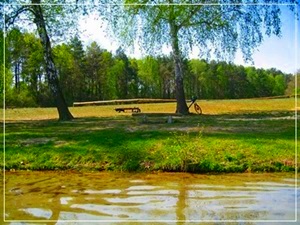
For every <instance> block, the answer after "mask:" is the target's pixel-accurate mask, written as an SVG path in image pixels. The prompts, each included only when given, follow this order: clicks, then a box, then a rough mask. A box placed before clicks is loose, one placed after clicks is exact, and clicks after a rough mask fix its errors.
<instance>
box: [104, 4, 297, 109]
mask: <svg viewBox="0 0 300 225" xmlns="http://www.w3.org/2000/svg"><path fill="white" fill-rule="evenodd" d="M109 3H110V5H109V7H107V8H106V11H105V10H104V8H103V6H102V5H101V7H99V10H100V11H101V13H102V15H104V17H105V19H106V20H107V21H108V24H109V25H110V27H111V33H112V34H113V36H116V37H117V38H118V40H121V42H122V43H123V44H124V45H127V46H134V44H135V43H136V42H138V43H139V44H140V46H141V48H142V49H143V50H144V51H145V52H146V53H148V54H159V53H161V49H162V47H163V46H169V47H170V48H171V49H172V57H173V62H174V71H175V83H176V85H175V92H176V99H177V106H176V111H177V112H178V113H182V114H188V113H189V111H188V107H187V104H186V99H185V93H184V88H183V79H184V71H183V63H182V61H183V58H184V57H187V56H188V54H189V53H190V52H191V51H192V50H193V48H194V47H198V48H199V49H200V56H202V57H206V58H207V59H209V58H210V57H212V56H213V57H215V58H217V59H222V60H227V61H231V60H233V58H234V55H235V53H236V51H237V50H238V49H240V50H241V52H242V53H243V57H244V60H245V61H251V60H252V58H251V55H252V53H253V50H254V49H256V48H257V47H258V46H259V45H260V44H261V43H262V42H263V40H264V37H265V36H271V35H276V36H280V35H281V18H280V17H281V11H282V6H281V5H280V3H284V4H285V5H287V6H288V7H289V8H290V9H291V10H294V8H295V7H296V6H297V5H298V1H297V0H286V1H281V0H276V1H275V0H274V1H272V0H270V1H263V2H262V3H261V2H259V1H256V0H252V1H242V0H236V1H228V0H211V1H204V0H191V1H187V0H115V1H109Z"/></svg>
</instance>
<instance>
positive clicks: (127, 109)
mask: <svg viewBox="0 0 300 225" xmlns="http://www.w3.org/2000/svg"><path fill="white" fill-rule="evenodd" d="M115 110H116V112H118V113H120V112H126V111H131V112H135V113H140V112H141V110H140V108H139V107H121V108H115Z"/></svg>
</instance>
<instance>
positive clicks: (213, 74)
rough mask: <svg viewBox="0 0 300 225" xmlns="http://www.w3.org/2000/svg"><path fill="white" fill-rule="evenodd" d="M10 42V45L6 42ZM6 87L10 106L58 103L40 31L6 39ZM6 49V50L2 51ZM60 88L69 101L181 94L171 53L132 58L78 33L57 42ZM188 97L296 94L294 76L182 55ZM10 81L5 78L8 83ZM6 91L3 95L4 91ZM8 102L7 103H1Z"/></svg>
mask: <svg viewBox="0 0 300 225" xmlns="http://www.w3.org/2000/svg"><path fill="white" fill-rule="evenodd" d="M4 40H5V42H6V43H5V45H3V41H4ZM0 42H1V43H0V44H1V48H3V46H5V59H3V57H1V61H2V62H1V65H2V67H3V65H4V62H3V60H5V77H3V76H4V68H2V69H1V72H0V73H1V76H2V77H1V86H2V87H1V88H3V87H4V86H3V85H5V105H6V106H8V107H52V106H55V102H54V100H53V97H52V96H51V93H50V90H49V87H48V82H47V76H46V71H45V62H44V58H43V48H42V45H41V43H40V40H39V38H38V37H37V36H36V35H35V34H34V33H29V32H21V31H20V30H18V29H12V30H11V31H9V32H8V33H7V34H6V39H3V34H1V40H0ZM2 52H3V51H2ZM53 55H54V61H55V64H56V66H57V71H58V77H59V82H60V87H61V89H62V91H63V94H64V96H65V99H66V101H67V104H68V105H69V106H71V105H72V104H73V102H78V101H96V100H112V99H129V98H175V76H174V73H175V72H174V66H173V63H174V62H173V59H172V56H171V55H161V56H155V57H154V56H146V57H144V58H141V59H135V58H130V57H128V56H127V55H126V53H125V51H124V49H122V48H119V49H118V50H117V51H116V53H114V54H113V53H111V52H109V51H107V50H106V49H104V48H101V47H100V45H99V44H97V43H96V42H92V43H90V44H89V45H87V46H84V45H83V42H82V40H80V38H79V37H78V36H76V35H75V36H74V37H73V38H71V40H70V41H68V42H65V43H60V44H56V45H54V46H53ZM182 61H183V70H184V91H185V94H186V98H187V99H190V98H191V97H192V96H197V97H198V99H239V98H253V97H267V96H279V95H284V94H288V95H291V94H293V93H294V86H295V84H294V83H295V81H294V76H293V75H292V74H286V73H283V72H281V71H280V70H277V69H275V68H271V69H261V68H255V67H252V66H250V67H245V66H241V65H234V64H232V63H228V62H225V61H216V60H211V61H206V60H204V59H182ZM3 81H5V82H3ZM1 94H2V93H1ZM1 104H2V105H3V102H1Z"/></svg>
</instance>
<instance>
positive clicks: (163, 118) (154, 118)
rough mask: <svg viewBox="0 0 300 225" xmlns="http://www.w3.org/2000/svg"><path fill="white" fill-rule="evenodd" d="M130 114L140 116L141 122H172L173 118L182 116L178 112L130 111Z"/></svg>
mask: <svg viewBox="0 0 300 225" xmlns="http://www.w3.org/2000/svg"><path fill="white" fill-rule="evenodd" d="M132 116H135V117H138V118H141V122H142V123H162V122H164V123H174V121H175V120H174V119H175V118H176V119H177V118H179V117H182V114H179V113H132Z"/></svg>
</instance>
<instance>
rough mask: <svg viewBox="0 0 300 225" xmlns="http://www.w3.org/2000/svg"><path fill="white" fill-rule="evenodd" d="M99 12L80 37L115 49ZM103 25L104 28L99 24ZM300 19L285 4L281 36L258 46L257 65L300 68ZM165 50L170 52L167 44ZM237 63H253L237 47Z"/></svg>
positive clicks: (83, 27) (286, 69)
mask: <svg viewBox="0 0 300 225" xmlns="http://www.w3.org/2000/svg"><path fill="white" fill-rule="evenodd" d="M96 18H97V16H90V17H89V18H85V19H82V20H81V21H80V27H81V28H80V30H81V31H82V34H81V39H82V40H83V42H84V43H85V45H87V44H89V43H91V42H92V41H96V42H97V43H98V44H99V45H100V46H101V47H102V48H104V49H107V50H108V51H111V52H115V50H116V49H117V48H118V46H119V44H118V43H116V42H115V41H113V40H111V39H109V38H108V37H107V35H106V33H105V27H106V24H103V22H101V21H99V20H96ZM101 25H102V29H100V26H101ZM299 41H300V28H299V21H297V20H295V17H294V14H293V13H292V12H291V11H290V10H288V9H287V8H286V7H284V8H283V9H282V37H276V36H271V37H267V36H265V37H264V42H263V43H262V44H261V45H260V46H259V48H258V49H255V50H254V53H253V60H254V65H253V66H255V67H257V68H265V69H268V68H276V69H279V70H281V71H282V72H285V73H295V72H296V71H297V69H300V62H299V61H300V60H299V48H300V45H299V44H298V42H299ZM163 52H166V53H167V52H168V48H167V47H165V48H164V49H163ZM126 53H127V54H128V55H129V56H130V57H135V58H140V57H142V56H143V54H142V53H141V51H140V50H139V46H138V44H136V46H135V50H134V52H130V51H128V52H126ZM190 57H191V58H197V54H196V52H194V53H191V54H190ZM234 63H235V64H237V65H244V66H250V65H252V64H251V63H248V64H246V63H244V61H243V59H242V55H241V53H240V52H239V51H238V52H237V54H236V57H235V60H234Z"/></svg>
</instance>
